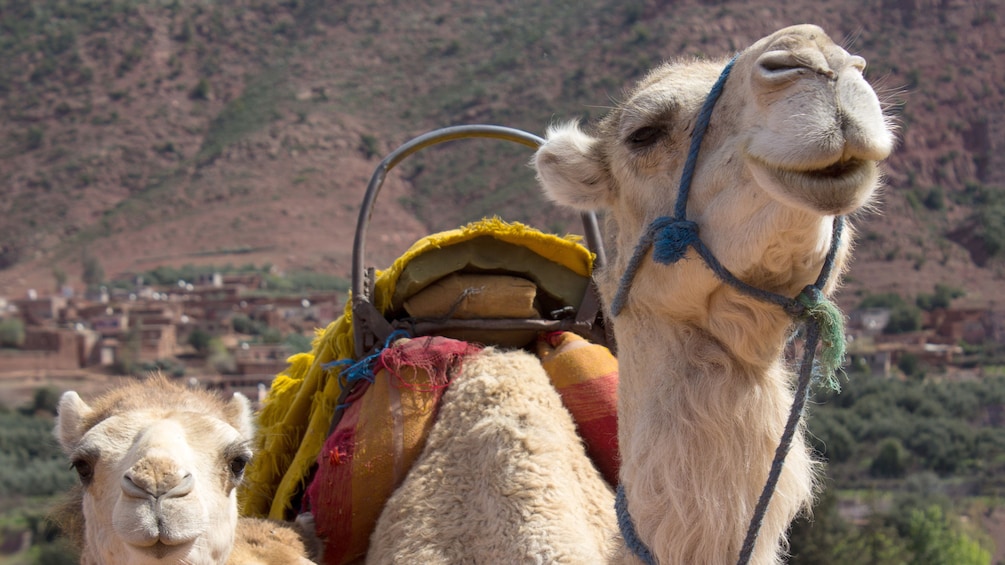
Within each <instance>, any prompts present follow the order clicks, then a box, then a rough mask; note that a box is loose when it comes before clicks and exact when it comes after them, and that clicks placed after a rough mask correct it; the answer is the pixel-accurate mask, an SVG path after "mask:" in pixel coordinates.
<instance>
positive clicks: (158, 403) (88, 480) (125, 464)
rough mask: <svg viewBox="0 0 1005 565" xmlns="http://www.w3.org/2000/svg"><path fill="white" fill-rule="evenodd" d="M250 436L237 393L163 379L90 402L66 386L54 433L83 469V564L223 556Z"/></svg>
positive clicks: (247, 414)
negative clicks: (227, 395)
mask: <svg viewBox="0 0 1005 565" xmlns="http://www.w3.org/2000/svg"><path fill="white" fill-rule="evenodd" d="M253 433H254V427H253V424H252V414H251V407H250V404H249V402H248V400H247V399H246V398H245V397H244V396H241V395H239V394H235V395H234V397H233V398H232V399H231V400H229V401H227V402H224V401H222V400H220V399H218V398H217V397H215V396H213V395H211V394H209V393H207V392H205V391H198V390H191V389H188V388H185V387H183V386H181V385H178V384H175V383H172V382H170V381H168V380H166V379H163V378H159V377H158V378H152V379H150V380H149V381H147V382H144V383H133V384H130V385H127V386H125V387H121V388H119V389H117V390H115V391H113V392H111V393H109V394H108V395H106V396H105V397H102V398H100V399H98V400H97V401H95V403H94V404H92V405H88V404H87V403H85V402H84V401H83V400H82V399H81V398H80V396H78V395H77V393H75V392H72V391H71V392H67V393H65V394H64V395H63V397H62V398H61V399H60V402H59V416H58V420H57V424H56V436H57V438H58V439H59V442H60V444H61V446H62V448H63V451H64V452H65V453H66V455H67V456H68V457H69V459H70V461H71V464H72V466H73V468H74V469H75V470H76V471H77V473H78V474H79V475H80V482H81V487H82V494H83V500H82V504H81V508H80V510H81V512H82V513H83V518H84V520H83V521H84V530H85V531H84V536H83V537H84V548H83V561H82V562H83V563H104V564H118V563H146V564H154V563H156V564H168V563H171V564H175V563H177V564H181V563H186V564H195V563H201V564H209V563H223V562H225V561H226V559H227V556H228V555H229V553H230V551H231V549H232V546H233V543H234V529H235V527H236V524H237V497H236V492H235V489H236V487H237V485H238V484H239V483H240V481H241V478H242V474H243V471H244V467H245V465H246V464H247V463H248V461H249V460H250V458H251V450H250V441H251V439H252V436H253Z"/></svg>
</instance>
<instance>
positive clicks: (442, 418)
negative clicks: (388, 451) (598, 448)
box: [366, 348, 617, 565]
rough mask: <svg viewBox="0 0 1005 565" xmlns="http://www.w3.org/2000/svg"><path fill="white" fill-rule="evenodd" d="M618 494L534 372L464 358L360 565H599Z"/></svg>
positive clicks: (537, 367)
mask: <svg viewBox="0 0 1005 565" xmlns="http://www.w3.org/2000/svg"><path fill="white" fill-rule="evenodd" d="M616 533H617V526H616V525H615V517H614V495H613V493H612V491H611V487H610V486H608V485H607V483H606V482H604V479H603V478H602V477H601V475H600V472H599V471H598V470H597V468H596V467H595V466H594V465H593V464H592V462H591V461H590V459H589V458H588V457H587V455H586V452H585V450H584V447H583V444H582V441H581V440H580V439H579V437H578V436H577V435H576V427H575V424H574V423H573V419H572V416H571V415H570V414H569V412H568V411H567V410H566V409H565V408H564V407H563V406H562V400H561V398H560V397H559V394H558V392H557V391H556V390H555V387H554V386H552V384H551V381H550V380H549V378H548V375H547V374H545V371H544V368H543V367H542V365H541V362H540V361H539V360H538V359H537V358H536V357H534V356H533V355H531V354H529V353H526V352H523V351H519V350H516V351H507V350H501V349H496V348H487V349H485V350H484V351H482V352H480V353H477V354H475V355H473V356H471V357H470V358H468V359H465V361H464V363H463V365H462V367H461V370H460V373H459V374H458V375H456V376H455V377H454V379H453V380H452V382H451V383H450V387H449V388H448V389H447V391H446V392H445V393H444V395H443V400H442V402H441V404H440V408H439V413H438V415H437V420H436V423H435V424H434V425H433V428H432V430H431V431H430V433H429V437H428V439H427V440H426V445H425V447H424V448H423V451H422V453H421V454H420V456H419V458H418V459H417V460H416V461H415V463H414V464H413V465H412V468H411V470H410V471H409V473H408V475H407V476H406V477H405V480H404V481H403V482H402V484H401V486H399V487H398V488H397V489H396V490H395V491H394V494H392V495H391V498H390V499H389V500H388V501H387V503H386V504H385V506H384V509H383V511H382V512H381V515H380V518H379V519H378V521H377V527H376V529H375V530H374V532H373V534H372V536H371V537H370V549H369V551H368V552H367V555H366V562H367V563H379V564H391V563H423V564H442V565H448V564H452V563H579V564H584V565H585V564H591V563H600V562H602V561H603V560H604V559H605V556H606V555H608V554H609V553H611V552H612V551H614V548H615V546H614V543H613V542H614V540H615V535H616Z"/></svg>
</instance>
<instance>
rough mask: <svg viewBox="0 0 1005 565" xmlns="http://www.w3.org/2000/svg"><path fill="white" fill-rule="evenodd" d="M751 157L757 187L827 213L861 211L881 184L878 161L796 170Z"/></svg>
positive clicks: (850, 161)
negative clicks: (879, 183) (860, 208)
mask: <svg viewBox="0 0 1005 565" xmlns="http://www.w3.org/2000/svg"><path fill="white" fill-rule="evenodd" d="M748 157H749V161H748V162H749V163H750V165H751V167H750V169H751V171H752V172H753V174H754V179H755V180H756V181H757V184H759V185H761V186H762V187H764V188H765V189H767V190H768V191H770V192H772V193H774V194H776V195H777V196H778V197H779V198H781V199H782V200H784V201H787V202H788V203H790V204H793V205H795V206H797V207H801V208H807V207H808V208H810V209H812V210H814V211H816V212H821V213H825V214H846V213H848V212H851V211H853V210H855V209H857V208H859V207H860V206H862V205H863V204H864V203H865V202H866V201H867V200H868V198H869V196H870V195H871V194H872V192H873V189H874V188H875V187H876V185H877V184H878V183H877V181H878V178H879V173H878V167H877V165H876V162H875V161H868V160H864V159H856V158H852V159H847V160H838V161H835V162H833V163H831V164H830V165H827V166H825V167H820V168H815V169H806V170H796V169H789V168H785V167H779V166H776V165H771V164H769V163H766V162H764V161H761V160H760V159H757V158H756V157H753V156H750V155H748Z"/></svg>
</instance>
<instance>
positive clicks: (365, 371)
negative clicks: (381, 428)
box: [321, 330, 412, 388]
mask: <svg viewBox="0 0 1005 565" xmlns="http://www.w3.org/2000/svg"><path fill="white" fill-rule="evenodd" d="M405 337H412V336H411V335H410V334H409V333H408V332H407V331H405V330H395V331H394V332H392V333H391V335H389V336H387V339H386V340H384V345H383V347H377V348H376V349H374V350H373V353H371V354H369V355H367V356H366V357H363V358H362V359H360V360H359V361H355V360H353V359H339V360H338V361H332V362H330V363H325V364H324V365H321V368H323V369H336V368H341V369H342V370H341V371H339V378H340V379H342V388H349V386H350V385H352V384H355V383H356V382H358V381H367V382H369V383H371V384H373V380H374V375H373V368H374V366H375V365H376V363H377V361H378V360H379V359H380V355H381V354H382V353H383V352H384V350H385V349H387V348H388V347H390V346H391V344H392V343H394V342H395V341H398V340H399V339H401V338H405Z"/></svg>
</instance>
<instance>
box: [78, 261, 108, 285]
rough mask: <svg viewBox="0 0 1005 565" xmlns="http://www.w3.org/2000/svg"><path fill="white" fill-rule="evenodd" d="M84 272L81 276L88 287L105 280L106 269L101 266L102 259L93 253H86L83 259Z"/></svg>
mask: <svg viewBox="0 0 1005 565" xmlns="http://www.w3.org/2000/svg"><path fill="white" fill-rule="evenodd" d="M81 262H82V264H83V269H84V270H83V273H82V274H81V275H80V278H81V279H82V280H83V281H84V284H86V285H87V286H88V287H96V286H98V285H101V284H102V283H104V282H105V269H104V268H102V266H101V261H99V260H98V258H97V257H95V256H94V255H91V254H85V255H84V258H83V259H82V260H81Z"/></svg>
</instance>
